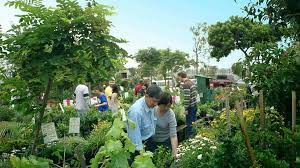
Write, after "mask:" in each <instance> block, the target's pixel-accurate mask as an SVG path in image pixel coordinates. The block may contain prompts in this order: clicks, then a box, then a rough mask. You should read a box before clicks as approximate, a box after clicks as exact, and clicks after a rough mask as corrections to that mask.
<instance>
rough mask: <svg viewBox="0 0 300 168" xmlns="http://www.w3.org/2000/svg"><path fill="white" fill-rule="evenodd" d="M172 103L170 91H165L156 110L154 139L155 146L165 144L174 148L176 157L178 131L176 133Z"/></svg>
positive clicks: (173, 152) (173, 151)
mask: <svg viewBox="0 0 300 168" xmlns="http://www.w3.org/2000/svg"><path fill="white" fill-rule="evenodd" d="M171 105H172V96H171V95H170V94H169V93H164V94H163V95H162V97H161V99H160V101H159V102H158V106H157V108H156V110H155V116H156V118H157V120H156V128H155V135H154V136H153V141H154V142H155V144H156V145H155V146H156V147H157V146H160V145H162V146H165V147H167V148H169V149H172V154H173V156H174V157H176V155H177V147H178V140H177V133H176V126H177V122H176V118H175V114H174V112H173V110H172V109H171V108H170V107H171Z"/></svg>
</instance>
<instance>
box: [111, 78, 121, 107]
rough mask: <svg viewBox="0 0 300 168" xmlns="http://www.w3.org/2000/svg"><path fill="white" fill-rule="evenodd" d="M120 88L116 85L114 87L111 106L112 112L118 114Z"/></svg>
mask: <svg viewBox="0 0 300 168" xmlns="http://www.w3.org/2000/svg"><path fill="white" fill-rule="evenodd" d="M118 97H119V88H118V86H117V85H116V84H114V85H112V95H111V100H110V104H109V108H110V110H111V111H112V112H118V109H119V106H120V104H119V99H118Z"/></svg>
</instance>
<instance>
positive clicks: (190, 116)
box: [185, 106, 197, 138]
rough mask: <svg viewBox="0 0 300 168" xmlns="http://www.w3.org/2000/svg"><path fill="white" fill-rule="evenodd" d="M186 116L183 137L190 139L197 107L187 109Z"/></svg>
mask: <svg viewBox="0 0 300 168" xmlns="http://www.w3.org/2000/svg"><path fill="white" fill-rule="evenodd" d="M187 111H188V114H187V115H186V116H185V123H186V130H185V136H186V138H191V137H192V136H193V134H194V133H193V125H192V123H193V122H195V121H196V119H197V115H196V114H197V106H193V107H189V108H188V109H187Z"/></svg>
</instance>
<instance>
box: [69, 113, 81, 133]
mask: <svg viewBox="0 0 300 168" xmlns="http://www.w3.org/2000/svg"><path fill="white" fill-rule="evenodd" d="M79 133H80V118H79V117H72V118H70V122H69V134H79Z"/></svg>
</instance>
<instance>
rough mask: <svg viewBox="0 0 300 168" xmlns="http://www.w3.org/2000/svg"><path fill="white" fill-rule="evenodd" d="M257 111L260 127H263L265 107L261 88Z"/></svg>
mask: <svg viewBox="0 0 300 168" xmlns="http://www.w3.org/2000/svg"><path fill="white" fill-rule="evenodd" d="M259 112H260V128H264V127H265V107H264V93H263V90H260V92H259Z"/></svg>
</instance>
